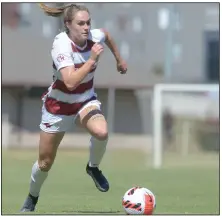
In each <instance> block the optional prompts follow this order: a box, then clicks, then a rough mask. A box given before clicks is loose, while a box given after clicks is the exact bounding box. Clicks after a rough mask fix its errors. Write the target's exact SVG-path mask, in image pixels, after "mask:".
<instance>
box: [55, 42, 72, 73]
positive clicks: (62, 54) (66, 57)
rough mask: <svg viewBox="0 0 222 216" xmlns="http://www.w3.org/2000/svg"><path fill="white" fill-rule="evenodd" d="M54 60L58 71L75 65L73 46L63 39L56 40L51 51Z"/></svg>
mask: <svg viewBox="0 0 222 216" xmlns="http://www.w3.org/2000/svg"><path fill="white" fill-rule="evenodd" d="M51 55H52V60H53V62H54V64H55V67H56V69H57V71H59V70H60V69H61V68H64V67H67V66H72V65H74V59H73V56H72V49H71V44H69V43H68V42H67V41H63V40H61V39H55V40H54V42H53V47H52V51H51Z"/></svg>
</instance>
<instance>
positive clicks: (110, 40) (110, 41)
mask: <svg viewBox="0 0 222 216" xmlns="http://www.w3.org/2000/svg"><path fill="white" fill-rule="evenodd" d="M101 30H102V31H103V33H104V34H105V41H104V42H105V44H106V45H107V47H108V48H109V49H110V51H111V52H112V54H113V55H114V57H115V59H116V61H117V62H120V61H121V55H120V53H119V50H118V48H117V46H116V43H115V41H114V39H113V38H112V36H111V35H110V33H109V32H108V31H106V30H105V29H101Z"/></svg>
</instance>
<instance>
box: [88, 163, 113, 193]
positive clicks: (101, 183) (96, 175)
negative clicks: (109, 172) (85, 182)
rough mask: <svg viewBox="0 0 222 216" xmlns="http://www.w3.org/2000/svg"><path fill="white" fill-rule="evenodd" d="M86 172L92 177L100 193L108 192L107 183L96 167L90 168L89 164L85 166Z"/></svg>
mask: <svg viewBox="0 0 222 216" xmlns="http://www.w3.org/2000/svg"><path fill="white" fill-rule="evenodd" d="M86 172H87V173H88V174H89V175H90V176H91V177H92V179H93V181H94V183H95V185H96V187H97V188H98V189H99V190H100V191H101V192H107V191H108V190H109V182H108V181H107V179H106V178H105V176H104V175H103V174H102V171H101V170H99V169H98V167H90V166H89V164H87V166H86Z"/></svg>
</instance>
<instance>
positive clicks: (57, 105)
mask: <svg viewBox="0 0 222 216" xmlns="http://www.w3.org/2000/svg"><path fill="white" fill-rule="evenodd" d="M92 100H96V97H95V96H93V97H91V98H90V99H88V100H86V101H84V102H82V103H73V104H68V103H64V102H61V101H57V100H56V99H54V98H50V97H47V99H46V101H45V108H46V110H47V111H48V112H50V113H52V114H56V115H76V114H77V113H78V112H79V110H80V109H81V108H82V107H83V106H84V105H85V104H86V103H88V102H90V101H92Z"/></svg>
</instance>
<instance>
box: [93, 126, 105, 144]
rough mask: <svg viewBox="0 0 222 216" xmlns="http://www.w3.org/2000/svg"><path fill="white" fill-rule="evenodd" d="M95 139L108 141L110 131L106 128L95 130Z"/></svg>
mask: <svg viewBox="0 0 222 216" xmlns="http://www.w3.org/2000/svg"><path fill="white" fill-rule="evenodd" d="M94 135H95V138H96V139H98V140H101V141H103V140H107V139H108V131H107V128H106V127H97V128H95V130H94Z"/></svg>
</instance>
